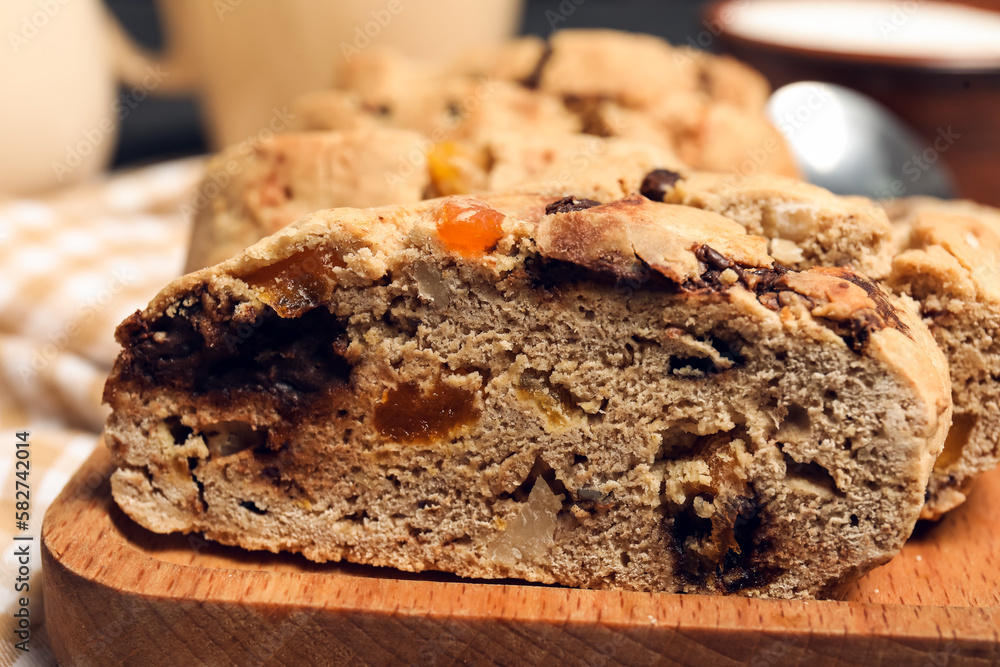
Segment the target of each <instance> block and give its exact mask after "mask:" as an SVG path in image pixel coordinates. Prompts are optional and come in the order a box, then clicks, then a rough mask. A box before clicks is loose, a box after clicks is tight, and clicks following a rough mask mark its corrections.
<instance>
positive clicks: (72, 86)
mask: <svg viewBox="0 0 1000 667" xmlns="http://www.w3.org/2000/svg"><path fill="white" fill-rule="evenodd" d="M522 4H523V0H476V1H474V2H471V1H469V0H419V2H418V0H281V1H280V2H279V1H276V0H158V7H159V10H160V15H161V19H162V23H163V26H164V30H165V34H166V42H167V49H166V52H165V53H164V54H162V56H150V55H148V54H145V53H143V52H142V50H141V49H138V48H136V47H135V46H134V45H133V44H132V42H131V40H130V39H129V38H128V37H127V36H126V35H125V33H124V32H123V31H122V30H121V28H120V27H119V26H118V25H117V24H116V23H115V21H114V20H113V19H111V18H110V16H109V15H108V14H107V12H106V11H105V10H104V8H103V7H102V5H101V3H100V2H99V0H3V2H0V27H4V28H6V36H7V42H8V44H7V45H6V48H0V95H3V98H4V99H3V103H2V104H0V145H2V146H3V147H4V152H3V155H2V156H0V194H8V195H10V194H14V195H17V194H30V193H34V192H37V191H42V190H46V189H51V188H54V187H58V186H64V185H69V184H71V183H73V182H76V181H79V180H81V179H83V178H85V177H87V176H89V175H91V174H93V173H94V172H96V171H99V170H101V169H103V168H104V167H106V166H107V164H108V161H109V159H110V156H111V152H112V149H113V148H114V146H115V141H116V134H117V129H118V124H119V122H120V121H121V120H122V119H123V118H124V117H126V116H127V115H128V114H129V113H130V111H131V110H132V109H134V108H135V106H136V105H137V104H140V103H141V102H142V100H144V99H145V98H146V96H148V95H162V94H169V93H178V92H185V93H189V92H193V93H196V94H197V95H198V96H199V98H200V100H201V104H202V111H203V114H202V115H203V118H204V122H205V126H206V129H207V131H208V136H209V139H210V141H211V143H212V146H213V148H221V147H222V146H225V145H228V144H231V143H236V142H239V141H242V140H245V139H248V138H250V137H253V136H256V135H257V134H258V133H259V132H260V131H261V130H263V129H265V128H268V129H270V130H272V131H280V130H282V129H285V128H286V127H287V126H288V124H289V122H290V120H291V119H290V117H289V115H288V114H287V113H286V112H285V111H284V110H285V108H286V106H287V105H288V103H289V102H291V101H292V100H293V99H294V98H295V97H297V96H299V95H301V94H303V93H308V92H311V91H314V90H317V89H320V88H326V87H330V86H331V85H332V84H333V83H334V80H333V79H334V77H335V74H336V72H337V70H339V69H340V67H341V65H342V64H343V63H344V61H345V58H347V57H349V56H350V55H352V54H355V53H357V52H358V51H360V50H363V49H365V48H368V46H372V45H377V46H380V47H381V46H392V47H396V48H398V49H400V50H401V51H402V52H404V53H407V54H409V55H413V56H417V57H438V56H440V57H444V56H449V55H454V54H456V53H459V52H461V51H463V50H465V49H468V48H471V47H475V46H482V45H484V44H491V43H499V42H502V41H503V40H505V39H508V38H510V37H511V36H512V35H513V34H514V32H515V31H516V29H517V27H518V23H519V20H520V12H521V7H522ZM119 80H120V81H123V82H125V83H126V84H127V85H126V89H125V93H124V94H123V95H122V96H121V97H119V98H116V96H115V94H116V85H117V82H118V81H119Z"/></svg>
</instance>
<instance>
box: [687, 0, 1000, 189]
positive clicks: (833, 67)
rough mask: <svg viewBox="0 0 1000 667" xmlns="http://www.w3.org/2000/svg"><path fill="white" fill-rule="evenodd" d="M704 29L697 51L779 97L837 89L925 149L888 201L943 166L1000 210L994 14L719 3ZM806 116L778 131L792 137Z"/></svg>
mask: <svg viewBox="0 0 1000 667" xmlns="http://www.w3.org/2000/svg"><path fill="white" fill-rule="evenodd" d="M992 1H993V4H995V5H996V6H997V7H998V8H1000V2H997V1H996V0H992ZM703 27H704V30H703V31H702V32H701V33H699V34H698V35H697V36H696V41H697V42H698V43H699V45H701V46H708V45H709V44H712V43H714V42H715V41H716V40H718V46H720V47H721V50H723V51H726V52H728V53H730V54H732V55H734V56H736V57H737V58H740V59H742V60H744V61H746V62H748V63H749V64H751V65H753V66H754V67H756V68H757V69H758V70H760V71H761V72H762V73H763V74H764V75H765V76H766V77H767V78H768V79H769V80H770V82H771V85H772V86H774V87H775V88H779V87H781V86H783V85H785V84H787V83H793V82H795V81H803V80H811V81H826V82H829V83H835V84H839V85H842V86H847V87H850V88H854V89H855V90H859V91H861V92H863V93H865V94H866V95H868V96H869V97H872V98H874V99H876V100H878V101H879V102H880V103H882V104H883V105H884V106H886V107H887V108H889V109H890V110H891V111H892V112H893V113H895V114H896V115H897V116H899V117H900V118H901V119H903V121H904V122H906V123H907V124H908V125H909V126H910V127H911V128H912V129H913V130H914V131H915V132H916V134H917V136H918V137H920V138H921V139H922V140H923V142H924V143H925V149H924V150H923V151H921V152H920V153H919V154H917V155H914V156H912V158H911V159H910V160H908V161H907V162H905V163H904V164H903V165H898V167H900V168H901V169H902V171H903V173H905V174H907V178H906V179H903V180H901V181H896V182H894V184H893V186H894V187H893V188H892V189H891V190H890V191H888V192H886V193H884V194H885V195H886V196H887V197H890V196H904V195H906V194H907V186H908V184H909V183H910V182H912V181H916V180H917V179H919V178H920V177H921V176H922V175H923V173H925V172H926V171H927V169H928V165H931V164H933V163H935V162H937V161H938V160H941V162H943V163H944V164H946V165H947V166H948V167H949V168H950V170H951V172H952V174H953V175H954V176H955V181H956V185H957V186H958V190H959V194H960V195H961V196H962V197H967V198H970V199H976V200H978V201H980V202H983V203H987V204H993V205H1000V188H998V187H997V185H996V184H997V175H998V174H1000V122H997V119H998V118H1000V13H998V12H991V11H987V10H985V9H979V8H975V7H969V6H964V5H962V4H958V3H945V2H934V1H933V0H724V1H717V2H713V3H711V4H710V5H708V7H707V9H706V11H705V20H704V23H703ZM811 114H812V110H811V109H807V108H803V109H801V112H800V113H796V114H795V116H794V117H790V118H787V119H784V120H783V121H782V122H780V123H779V126H780V127H781V128H782V129H783V130H784V131H785V132H786V133H788V132H789V131H794V130H795V129H796V127H798V126H800V125H801V124H803V123H807V122H809V117H810V116H811ZM897 186H898V187H897Z"/></svg>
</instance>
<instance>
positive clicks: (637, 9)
mask: <svg viewBox="0 0 1000 667" xmlns="http://www.w3.org/2000/svg"><path fill="white" fill-rule="evenodd" d="M197 1H198V2H209V1H210V0H197ZM268 1H271V0H268ZM276 1H279V2H280V0H276ZM342 1H344V2H347V1H349V0H342ZM469 1H470V2H474V1H475V0H469ZM561 1H562V3H563V6H564V7H569V6H573V7H575V9H574V10H573V12H572V13H568V12H567V13H568V14H569V15H568V16H567V17H566V20H565V21H560V22H558V23H557V24H556V27H557V28H593V27H603V28H616V29H619V30H631V31H636V32H647V33H652V34H654V35H659V36H661V37H665V38H666V39H668V40H669V41H670V42H672V43H674V44H685V43H687V40H688V39H689V38H690V36H691V35H695V34H697V33H698V32H699V31H700V30H702V25H701V9H702V7H703V6H704V5H705V4H706V3H705V2H704V0H669V1H668V0H661V1H656V0H582V1H581V0H561ZM105 2H106V4H107V5H108V7H109V8H110V9H111V11H112V12H113V13H114V14H115V16H117V17H118V19H119V20H120V21H121V23H122V25H124V26H125V28H126V30H128V32H129V33H130V34H131V35H132V37H133V38H134V39H135V40H136V41H137V42H139V43H140V44H142V45H143V46H145V47H147V48H149V49H153V50H159V49H160V48H162V45H163V37H162V34H161V33H160V28H159V23H158V20H157V16H156V8H155V6H154V0H105ZM577 3H580V4H577ZM559 8H560V0H527V2H526V5H525V12H524V18H523V21H522V24H521V32H522V33H523V34H533V35H541V36H546V35H548V34H549V33H550V32H552V27H551V26H550V18H549V16H552V14H549V16H547V15H546V12H552V13H554V14H555V15H559ZM206 150H207V147H206V144H205V137H204V135H203V133H202V131H201V127H200V123H199V119H198V109H197V106H196V101H195V100H194V99H191V98H162V97H160V98H147V99H146V100H144V101H143V102H142V103H141V104H139V105H138V106H137V107H136V108H135V109H133V110H132V111H131V113H129V115H128V116H127V117H126V118H125V120H124V122H123V123H122V127H121V132H120V134H119V139H118V146H117V148H116V149H115V158H114V166H115V167H121V166H124V165H135V164H143V163H147V162H153V161H157V160H162V159H168V158H172V157H181V156H184V155H192V154H196V153H203V152H205V151H206Z"/></svg>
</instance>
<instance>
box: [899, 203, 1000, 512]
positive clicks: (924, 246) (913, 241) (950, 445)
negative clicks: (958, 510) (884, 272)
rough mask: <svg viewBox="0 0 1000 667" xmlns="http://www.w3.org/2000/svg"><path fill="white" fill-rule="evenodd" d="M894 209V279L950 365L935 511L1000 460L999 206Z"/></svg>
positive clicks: (930, 508) (931, 501)
mask: <svg viewBox="0 0 1000 667" xmlns="http://www.w3.org/2000/svg"><path fill="white" fill-rule="evenodd" d="M888 210H889V214H890V215H891V217H892V219H893V224H894V226H895V227H896V235H897V241H898V244H899V252H898V254H897V255H896V257H895V259H894V261H893V270H892V275H891V276H890V277H889V279H888V284H889V285H890V286H891V287H892V288H893V289H894V290H896V291H897V292H899V293H902V294H905V295H908V296H910V297H912V298H914V299H915V300H916V301H917V304H918V307H919V309H920V314H921V316H922V317H923V319H924V321H925V322H926V323H927V325H928V326H929V327H930V330H931V332H932V333H933V334H934V338H935V340H937V342H938V344H939V345H940V346H941V348H942V349H943V350H944V352H945V354H946V356H947V357H948V362H949V367H950V369H951V380H952V398H953V401H954V404H955V417H954V426H953V427H952V429H951V431H950V433H949V435H948V439H947V441H946V444H945V448H944V451H943V452H942V453H941V456H940V457H939V458H938V460H937V462H936V463H935V466H934V474H933V475H932V477H931V483H930V485H929V488H928V493H929V496H928V501H927V505H926V507H925V508H924V513H923V516H924V518H930V519H935V518H938V517H940V516H941V515H942V514H943V513H945V512H947V511H948V510H950V509H952V508H954V507H956V506H957V505H960V504H961V503H963V502H964V501H965V498H966V495H967V494H968V492H969V490H970V488H971V487H972V484H973V483H974V482H975V480H976V478H977V477H978V476H979V475H980V474H981V473H983V472H985V471H987V470H991V469H992V468H994V467H996V465H997V463H998V462H1000V211H997V210H996V209H992V208H989V207H986V206H980V205H978V204H974V203H972V202H963V201H958V202H946V201H941V200H935V199H928V198H911V199H903V200H899V201H896V202H892V203H891V204H890V205H889V206H888Z"/></svg>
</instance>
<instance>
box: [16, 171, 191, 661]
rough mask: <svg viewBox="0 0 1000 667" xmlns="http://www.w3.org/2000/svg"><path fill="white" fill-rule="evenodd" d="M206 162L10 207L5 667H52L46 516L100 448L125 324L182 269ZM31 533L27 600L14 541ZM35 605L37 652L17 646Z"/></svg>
mask: <svg viewBox="0 0 1000 667" xmlns="http://www.w3.org/2000/svg"><path fill="white" fill-rule="evenodd" d="M203 173H204V161H203V160H202V159H200V158H197V159H187V160H178V161H174V162H168V163H163V164H159V165H155V166H151V167H146V168H143V169H138V170H135V171H131V172H128V173H124V174H119V175H115V176H113V177H109V178H106V179H105V180H102V181H100V182H96V183H91V184H88V185H87V186H83V187H78V188H74V189H71V190H67V191H63V192H60V193H58V194H56V195H53V196H50V197H47V198H44V199H30V200H27V199H21V200H3V199H0V447H2V448H3V454H2V455H0V547H2V549H3V551H2V555H0V561H2V567H0V667H9V666H10V665H18V667H22V666H29V665H31V666H33V665H50V664H54V659H53V657H52V654H51V652H50V650H49V647H48V641H47V634H46V628H45V623H44V619H43V615H42V585H41V583H42V582H41V560H40V557H39V543H38V540H39V536H40V534H41V526H42V517H43V515H44V513H45V510H46V508H47V507H48V505H49V504H50V503H51V502H52V500H53V499H54V498H55V497H56V495H57V494H58V493H59V491H60V490H61V489H62V487H63V485H65V483H66V481H67V480H68V479H69V477H70V476H71V475H72V474H73V472H75V471H76V469H77V468H79V466H80V465H81V464H82V463H83V462H84V461H85V460H86V458H87V457H88V456H89V455H90V453H91V452H92V451H93V449H94V446H95V445H96V443H97V436H98V433H99V432H100V429H101V426H102V424H103V422H104V418H105V416H106V414H107V413H106V408H105V407H103V406H101V402H100V399H101V391H102V388H103V385H104V379H105V377H106V376H107V373H108V370H109V369H110V367H111V363H112V362H113V361H114V357H115V354H116V353H117V344H116V343H115V341H114V330H115V327H116V326H117V325H118V323H119V322H121V321H122V320H123V319H125V317H126V316H128V315H129V314H130V313H132V312H133V311H134V310H136V309H137V308H141V307H143V306H145V304H146V303H147V302H148V301H149V300H150V299H151V298H152V297H153V296H154V295H155V294H156V292H157V291H159V290H160V289H161V288H162V287H163V286H164V285H166V284H167V282H169V281H170V280H171V279H173V278H174V277H176V276H177V275H179V273H180V271H181V267H182V266H183V264H184V255H185V253H186V247H187V240H188V234H189V221H188V220H187V219H186V217H185V215H184V214H183V212H182V210H183V209H184V208H187V207H186V206H185V204H187V203H188V202H189V200H190V198H191V197H192V196H193V193H194V190H195V186H196V184H197V183H198V181H199V180H200V178H201V176H202V174H203ZM25 430H26V431H28V432H29V433H30V438H29V441H30V443H31V444H30V447H29V449H30V470H29V474H28V483H29V485H30V510H29V512H30V518H29V521H28V529H27V530H26V531H22V530H18V529H17V527H16V525H15V509H16V504H15V503H16V499H15V491H16V488H15V487H16V484H15V482H16V480H17V478H16V477H15V473H16V472H17V469H16V459H15V451H16V442H17V436H16V434H17V433H18V432H22V431H25ZM15 535H17V536H21V537H24V536H32V537H33V538H34V539H33V540H32V541H31V545H32V548H31V549H30V551H31V563H30V570H31V577H30V580H29V582H28V584H29V590H28V591H27V592H23V591H22V592H18V591H16V590H15V585H16V584H17V583H18V582H17V579H16V578H17V573H18V566H19V563H18V562H17V558H16V556H15V548H16V544H18V542H15V540H14V537H15ZM25 595H28V596H29V598H30V605H29V611H30V618H31V638H30V643H29V644H28V648H29V649H30V650H29V652H27V653H25V652H23V651H20V650H18V649H17V648H16V647H15V642H16V641H18V639H17V637H16V635H15V634H14V630H15V625H16V621H17V619H16V618H15V617H14V616H13V613H14V612H15V611H16V610H17V609H18V598H20V597H22V596H25Z"/></svg>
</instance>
